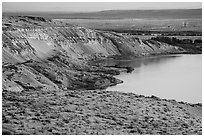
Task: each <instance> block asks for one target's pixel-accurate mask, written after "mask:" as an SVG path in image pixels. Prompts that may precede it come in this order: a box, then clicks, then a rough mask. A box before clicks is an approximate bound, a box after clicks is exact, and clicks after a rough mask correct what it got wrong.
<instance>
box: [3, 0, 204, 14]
mask: <svg viewBox="0 0 204 137" xmlns="http://www.w3.org/2000/svg"><path fill="white" fill-rule="evenodd" d="M196 8H202V3H201V2H3V3H2V11H3V12H92V11H102V10H128V9H129V10H137V9H196Z"/></svg>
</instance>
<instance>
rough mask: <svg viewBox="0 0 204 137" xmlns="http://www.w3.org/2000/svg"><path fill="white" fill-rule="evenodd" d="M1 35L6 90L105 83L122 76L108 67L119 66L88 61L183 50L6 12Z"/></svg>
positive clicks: (163, 44)
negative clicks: (7, 14)
mask: <svg viewBox="0 0 204 137" xmlns="http://www.w3.org/2000/svg"><path fill="white" fill-rule="evenodd" d="M22 26H24V28H22ZM2 39H3V40H2V42H3V57H2V60H3V72H4V74H3V89H4V90H23V89H25V88H40V89H43V90H51V89H52V90H58V89H59V88H61V89H66V88H70V89H75V88H101V87H107V86H110V85H114V84H117V83H118V82H120V81H119V80H116V79H115V78H113V77H112V76H111V75H107V74H104V73H109V74H118V73H119V72H118V71H117V70H116V69H107V68H96V67H94V66H89V65H88V64H87V63H86V62H87V61H89V60H94V59H97V58H99V59H101V58H106V57H114V56H117V57H123V58H135V57H139V56H147V55H155V54H168V53H182V52H184V50H183V49H181V48H178V47H175V46H171V45H168V44H165V43H161V42H158V41H153V40H145V41H144V40H143V41H142V40H140V39H138V38H132V37H127V36H126V37H125V36H121V35H118V34H117V33H113V32H102V31H96V30H91V29H87V28H83V27H79V26H73V25H70V24H65V23H62V22H52V21H50V20H46V19H44V18H41V17H39V18H38V17H30V16H18V17H4V18H3V34H2ZM96 71H97V72H96ZM99 72H100V73H99ZM22 74H24V75H22ZM30 77H31V78H30ZM25 79H26V80H25ZM28 85H29V86H28Z"/></svg>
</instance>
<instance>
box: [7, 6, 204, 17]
mask: <svg viewBox="0 0 204 137" xmlns="http://www.w3.org/2000/svg"><path fill="white" fill-rule="evenodd" d="M3 14H9V15H22V14H24V15H35V16H44V17H51V18H67V19H69V18H74V19H80V18H82V19H89V18H90V19H123V18H150V19H152V18H158V19H188V18H198V19H201V18H202V9H201V8H200V9H161V10H105V11H99V12H78V13H66V12H55V13H54V12H41V13H40V12H39V13H36V12H33V13H31V12H30V13H23V12H22V13H3Z"/></svg>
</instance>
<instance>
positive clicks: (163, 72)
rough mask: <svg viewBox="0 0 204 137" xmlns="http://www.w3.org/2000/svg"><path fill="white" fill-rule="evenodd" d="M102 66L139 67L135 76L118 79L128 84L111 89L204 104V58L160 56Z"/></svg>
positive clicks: (197, 56)
mask: <svg viewBox="0 0 204 137" xmlns="http://www.w3.org/2000/svg"><path fill="white" fill-rule="evenodd" d="M101 63H104V64H105V65H110V66H112V65H116V64H117V65H119V66H131V67H134V68H135V70H134V71H133V72H132V73H121V74H120V75H119V76H116V78H118V79H121V80H123V81H124V83H122V84H119V85H116V86H113V87H109V88H107V90H117V91H124V92H133V93H136V94H142V95H146V96H151V95H155V96H158V97H160V98H166V99H175V100H177V101H184V102H189V103H199V102H200V103H201V102H202V55H174V56H158V57H148V58H141V59H136V60H131V61H116V60H107V61H103V62H101Z"/></svg>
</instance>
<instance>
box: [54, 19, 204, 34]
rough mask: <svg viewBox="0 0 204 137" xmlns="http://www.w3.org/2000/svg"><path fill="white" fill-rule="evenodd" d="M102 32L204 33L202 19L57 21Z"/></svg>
mask: <svg viewBox="0 0 204 137" xmlns="http://www.w3.org/2000/svg"><path fill="white" fill-rule="evenodd" d="M55 20H58V21H63V22H65V23H69V24H75V25H79V26H83V27H87V28H91V29H100V30H120V29H122V30H143V31H199V32H201V31H202V19H55Z"/></svg>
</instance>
